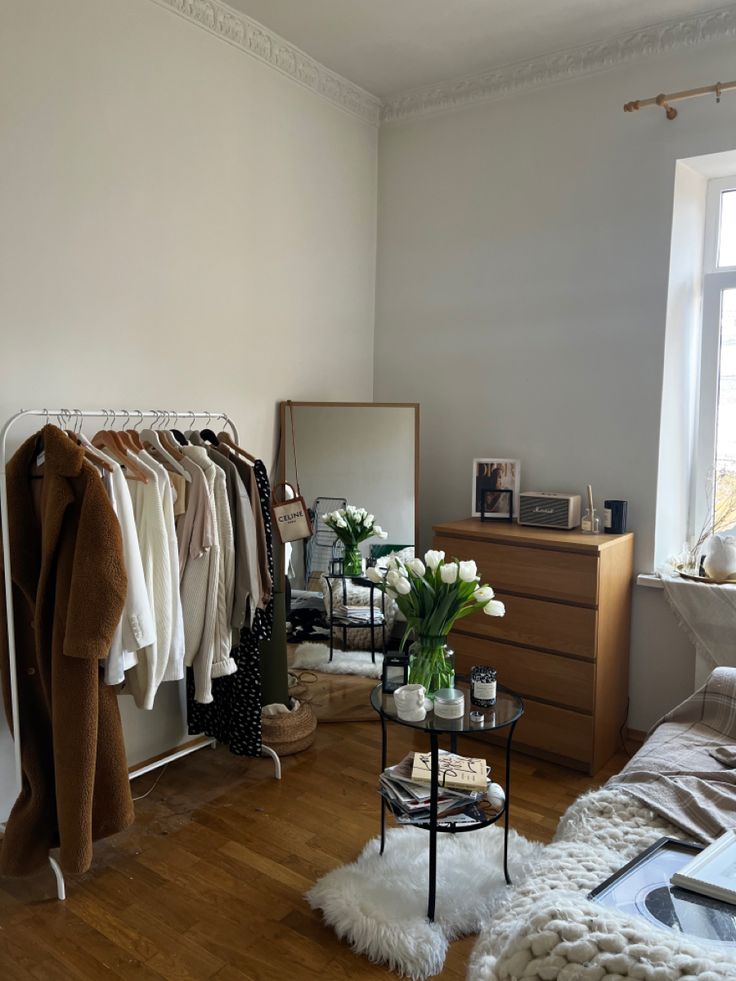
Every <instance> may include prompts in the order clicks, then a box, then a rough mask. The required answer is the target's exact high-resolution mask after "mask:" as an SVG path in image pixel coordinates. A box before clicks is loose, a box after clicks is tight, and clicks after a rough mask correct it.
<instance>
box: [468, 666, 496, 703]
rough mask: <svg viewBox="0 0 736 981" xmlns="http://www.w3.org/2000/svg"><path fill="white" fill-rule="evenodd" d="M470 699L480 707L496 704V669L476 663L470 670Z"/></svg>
mask: <svg viewBox="0 0 736 981" xmlns="http://www.w3.org/2000/svg"><path fill="white" fill-rule="evenodd" d="M470 701H471V702H472V703H473V705H480V706H481V707H482V708H491V706H493V705H495V704H496V669H495V668H487V667H485V666H484V665H482V664H479V665H476V666H475V667H474V668H473V669H472V670H471V672H470Z"/></svg>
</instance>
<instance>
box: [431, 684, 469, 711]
mask: <svg viewBox="0 0 736 981" xmlns="http://www.w3.org/2000/svg"><path fill="white" fill-rule="evenodd" d="M434 714H435V715H436V716H438V717H439V718H440V719H462V717H463V715H465V695H464V694H463V692H462V691H461V690H460V689H459V688H440V690H439V691H438V692H436V693H435V696H434Z"/></svg>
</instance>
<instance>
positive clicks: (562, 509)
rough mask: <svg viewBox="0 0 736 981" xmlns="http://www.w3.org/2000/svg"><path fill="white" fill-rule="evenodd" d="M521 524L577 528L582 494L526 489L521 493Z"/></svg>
mask: <svg viewBox="0 0 736 981" xmlns="http://www.w3.org/2000/svg"><path fill="white" fill-rule="evenodd" d="M519 524H520V525H537V526H539V527H540V528H567V529H570V528H577V527H578V525H579V524H580V495H579V494H549V493H545V492H543V491H542V492H539V493H536V492H534V491H524V492H523V493H521V494H519Z"/></svg>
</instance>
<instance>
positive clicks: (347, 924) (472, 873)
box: [306, 826, 544, 981]
mask: <svg viewBox="0 0 736 981" xmlns="http://www.w3.org/2000/svg"><path fill="white" fill-rule="evenodd" d="M428 844H429V835H428V833H427V832H426V831H423V830H421V829H420V828H411V827H408V828H392V829H390V830H389V831H387V833H386V848H385V851H384V853H383V855H380V854H379V849H380V839H379V838H374V839H373V840H372V841H369V842H368V844H367V845H366V846H365V848H364V849H363V851H362V852H361V854H360V856H359V858H358V859H356V861H355V862H352V863H351V864H350V865H343V866H341V867H340V868H338V869H335V870H334V871H332V872H329V873H328V874H327V875H325V876H324V877H323V878H322V879H320V880H319V882H318V883H317V884H316V885H315V886H314V887H313V888H312V889H311V890H310V891H309V892H308V893H307V896H306V898H307V901H308V902H309V904H310V905H311V906H312V908H313V909H321V910H322V914H323V916H324V919H325V922H326V923H328V924H329V925H330V926H331V927H332V928H333V929H334V931H335V933H336V934H337V935H338V937H339V938H340V939H341V940H342V939H344V940H347V941H348V943H350V945H351V946H352V948H353V950H354V951H355V952H356V953H358V954H365V956H366V957H368V958H369V959H370V960H372V961H374V962H375V963H381V964H387V965H388V966H389V967H390V968H391V969H392V970H394V971H398V972H399V973H400V974H402V975H405V976H406V977H409V978H412V979H414V981H421V979H424V978H429V977H432V976H434V975H436V974H439V973H440V971H441V970H442V967H443V965H444V963H445V957H446V956H447V947H448V944H449V943H450V941H452V940H456V939H457V938H458V937H462V936H465V935H467V934H469V933H477V932H478V931H479V930H480V929H481V927H482V926H483V924H484V923H486V922H487V921H488V919H489V917H490V916H491V914H492V911H493V908H494V906H495V904H496V903H497V902H498V901H499V900H500V899H502V898H503V897H504V896H505V895H506V894H507V893H508V887H507V885H506V881H505V879H504V877H503V829H502V828H501V827H499V826H493V827H490V828H484V829H482V830H479V831H475V832H473V833H471V834H459V835H447V834H440V835H438V839H437V906H436V916H435V921H434V922H433V923H430V921H429V920H428V919H427V886H428V875H429V865H428V863H429V853H428ZM543 847H544V846H543V845H542V844H540V843H537V842H530V841H527V840H526V839H525V838H522V837H521V836H520V835H518V834H516V832H514V831H511V832H509V874H510V876H511V879H512V881H514V882H518V881H520V880H521V879H522V878H523V876H524V875H525V873H526V869H527V868H528V867H529V866H530V865H533V864H534V862H535V860H536V857H537V856H538V855H539V854H540V853H541V850H542V849H543Z"/></svg>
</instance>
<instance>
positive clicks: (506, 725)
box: [371, 675, 524, 920]
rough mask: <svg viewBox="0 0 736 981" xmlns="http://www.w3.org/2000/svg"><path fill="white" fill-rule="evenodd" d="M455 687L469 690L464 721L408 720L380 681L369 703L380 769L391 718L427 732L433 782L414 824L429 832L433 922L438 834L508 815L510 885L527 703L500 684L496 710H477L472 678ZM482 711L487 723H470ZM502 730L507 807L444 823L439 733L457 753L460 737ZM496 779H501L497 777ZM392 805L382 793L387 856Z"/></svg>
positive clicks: (505, 839) (383, 764) (429, 908)
mask: <svg viewBox="0 0 736 981" xmlns="http://www.w3.org/2000/svg"><path fill="white" fill-rule="evenodd" d="M455 687H456V688H460V689H461V690H462V691H463V692H464V693H465V714H464V715H463V717H462V718H460V719H441V718H438V717H437V716H435V714H434V712H432V711H430V712H427V715H426V718H424V719H423V720H422V721H421V722H407V721H405V720H404V719H400V718H399V714H398V712H397V710H396V705H395V703H394V696H393V695H391V694H388V693H387V692H384V691H382V689H381V685H376V687H375V688H374V689H373V691H372V692H371V705H372V707H373V708H374V709H375V710H376V712H378V714H379V716H380V717H381V772H383V771H384V770H385V769H386V758H387V752H388V736H387V726H386V723H387V722H395V723H397V724H398V725H402V726H407V728H409V729H418V730H420V731H421V732H426V733H427V734H428V736H429V747H430V755H431V781H430V806H429V820H428V821H426V822H422V823H421V824H415V825H413V827H418V828H423V829H424V830H425V831H428V832H429V893H428V900H427V917H428V918H429V919H430V920H434V912H435V899H436V891H437V835H438V834H443V833H444V834H460V833H461V832H466V831H477V830H478V829H479V828H487V827H488V825H490V824H495V823H496V821H498V820H499V819H500V818H501V817H503V819H504V832H503V874H504V877H505V879H506V883H507V884H508V885H511V878H510V877H509V869H508V845H509V804H510V801H511V741H512V739H513V736H514V729H515V728H516V723H517V722H518V721H519V719H520V718H521V716H522V715H523V714H524V703H523V701H522V700H521V698H520V697H519V696H518V695H515V694H514V693H513V692H511V691H508V690H507V689H506V688H503V687H501V686H500V685H499V686H498V688H497V692H496V704H495V705H494V706H493V707H492V708H479V707H478V706H475V705H471V703H470V685H469V683H468V680H467V679H466V678H464V677H462V676H461V675H456V676H455ZM471 711H473V712H482V713H483V725H482V726H481V725H480V724H478V723H474V722H471V721H470V712H471ZM499 729H506V730H507V732H506V773H505V787H504V791H505V794H506V799H505V801H504V804H503V807H502V808H501V810H499V811H493V810H492V808H491V806H490V804H488V803H487V802H479V806H482V809H483V811H484V818H483V820H479V821H475V822H473V823H472V824H462V825H459V826H455V825H453V824H449V823H448V824H443V822H442V820H441V819H438V816H437V802H438V797H439V750H440V737H442V736H448V737H449V742H450V752H452V753H456V752H457V737H458V735H462V734H466V735H472V736H483V735H484V733H491V732H497V731H498V730H499ZM496 782H497V783H498V782H499V781H496ZM387 809H390V806H389V804H388V802H387V801H386V798H385V797H384V796H383V794H381V854H382V855H383V852H384V848H385V846H386V810H387Z"/></svg>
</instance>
